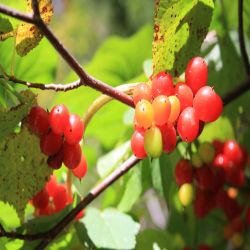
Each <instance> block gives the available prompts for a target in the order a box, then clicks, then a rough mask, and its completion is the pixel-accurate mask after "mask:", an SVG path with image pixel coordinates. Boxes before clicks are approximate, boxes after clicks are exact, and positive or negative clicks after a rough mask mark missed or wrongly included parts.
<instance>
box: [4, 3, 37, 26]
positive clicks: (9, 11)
mask: <svg viewBox="0 0 250 250" xmlns="http://www.w3.org/2000/svg"><path fill="white" fill-rule="evenodd" d="M0 12H1V13H3V14H6V15H8V16H11V17H14V18H16V19H19V20H22V21H24V22H27V23H35V21H34V19H33V15H32V14H26V13H23V12H20V11H17V10H15V9H12V8H9V7H8V6H6V5H3V4H0Z"/></svg>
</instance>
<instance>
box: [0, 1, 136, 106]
mask: <svg viewBox="0 0 250 250" xmlns="http://www.w3.org/2000/svg"><path fill="white" fill-rule="evenodd" d="M32 7H33V11H34V14H33V15H30V14H24V13H21V12H19V11H17V10H14V9H11V8H9V7H8V6H5V5H2V4H1V5H0V13H4V14H6V15H9V16H12V17H14V18H17V19H20V20H23V21H25V22H29V23H33V24H35V25H36V26H37V27H38V28H39V30H40V31H41V32H42V33H43V35H44V36H45V37H46V38H47V39H48V40H49V41H50V43H51V45H52V46H53V47H54V48H55V49H56V51H57V52H58V53H59V54H60V55H61V57H62V58H63V59H64V60H65V61H66V62H67V63H68V65H69V66H70V67H71V68H72V69H73V70H74V72H75V73H76V74H77V75H78V76H79V78H80V80H81V82H83V84H84V85H86V86H89V87H91V88H93V89H95V90H98V91H100V92H102V93H103V94H106V95H108V96H111V97H112V98H115V99H117V100H119V101H121V102H122V103H125V104H127V105H128V106H131V107H134V103H133V100H132V98H131V97H130V96H128V95H126V94H125V93H122V92H121V91H119V90H117V89H115V88H113V87H112V86H109V85H108V84H106V83H104V82H102V81H100V80H97V79H95V78H94V77H92V76H91V75H89V74H88V73H87V72H86V71H85V70H84V69H83V68H82V66H81V65H80V64H79V63H78V61H77V60H76V59H75V58H74V57H73V55H72V54H71V53H69V52H68V50H67V49H66V48H65V47H64V46H63V44H62V43H61V42H60V41H59V40H58V38H57V37H56V36H55V35H54V34H53V32H52V31H51V30H50V29H49V27H47V25H46V24H45V23H44V22H43V20H42V19H41V17H40V13H39V9H38V1H37V0H32Z"/></svg>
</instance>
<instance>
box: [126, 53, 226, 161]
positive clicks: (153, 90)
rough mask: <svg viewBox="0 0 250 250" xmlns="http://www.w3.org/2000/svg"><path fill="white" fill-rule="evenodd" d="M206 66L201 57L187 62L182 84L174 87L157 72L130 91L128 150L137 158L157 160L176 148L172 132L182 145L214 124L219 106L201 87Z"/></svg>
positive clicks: (166, 75) (209, 91)
mask: <svg viewBox="0 0 250 250" xmlns="http://www.w3.org/2000/svg"><path fill="white" fill-rule="evenodd" d="M207 78H208V69H207V64H206V62H205V61H204V59H203V58H201V57H195V58H193V59H191V60H190V61H189V63H188V65H187V68H186V71H185V82H179V83H177V84H176V85H175V86H174V83H173V79H172V76H171V75H170V74H169V73H165V72H160V73H158V74H157V75H156V76H154V77H153V78H152V79H151V81H150V82H149V83H140V84H139V85H137V86H136V87H135V89H134V93H133V100H134V104H135V118H134V126H135V132H134V134H133V136H132V138H131V148H132V151H133V153H134V155H135V156H136V157H138V158H144V157H146V156H147V155H148V156H150V157H153V158H154V157H159V156H160V155H161V153H162V151H164V152H166V153H169V152H171V151H172V150H174V148H175V146H176V141H177V139H176V134H177V133H176V129H177V132H178V135H179V136H180V137H181V139H182V140H183V141H186V142H192V141H194V140H195V139H196V138H197V136H198V135H199V134H200V133H201V131H202V129H203V127H204V123H205V122H213V121H215V120H216V119H217V118H218V117H219V116H220V114H221V113H222V109H223V104H222V100H221V98H220V96H219V95H217V94H216V92H215V91H214V89H213V88H212V87H209V86H205V85H206V83H207Z"/></svg>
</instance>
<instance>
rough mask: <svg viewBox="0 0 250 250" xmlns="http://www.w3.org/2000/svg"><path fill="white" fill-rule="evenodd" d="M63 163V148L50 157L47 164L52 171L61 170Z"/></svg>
mask: <svg viewBox="0 0 250 250" xmlns="http://www.w3.org/2000/svg"><path fill="white" fill-rule="evenodd" d="M62 163H63V147H61V149H60V150H59V151H58V152H57V153H56V154H55V155H51V156H49V158H48V159H47V164H48V166H49V167H50V168H52V169H59V168H60V167H61V166H62Z"/></svg>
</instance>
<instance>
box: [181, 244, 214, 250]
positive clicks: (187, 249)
mask: <svg viewBox="0 0 250 250" xmlns="http://www.w3.org/2000/svg"><path fill="white" fill-rule="evenodd" d="M183 250H192V248H190V247H184V248H183ZM198 250H213V248H211V247H209V246H208V245H205V244H202V245H200V246H198Z"/></svg>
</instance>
